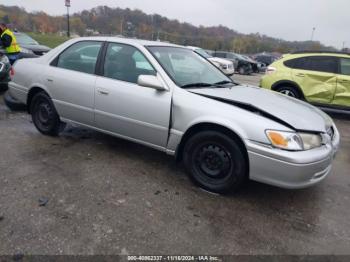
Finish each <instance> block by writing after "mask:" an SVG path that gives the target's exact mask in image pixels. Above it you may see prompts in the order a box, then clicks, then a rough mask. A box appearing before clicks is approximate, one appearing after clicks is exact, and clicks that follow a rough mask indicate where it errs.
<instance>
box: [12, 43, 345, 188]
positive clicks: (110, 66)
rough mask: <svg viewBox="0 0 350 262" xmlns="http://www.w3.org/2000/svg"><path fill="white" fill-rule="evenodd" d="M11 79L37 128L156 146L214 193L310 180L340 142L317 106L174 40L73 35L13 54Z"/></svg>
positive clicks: (328, 163) (324, 169)
mask: <svg viewBox="0 0 350 262" xmlns="http://www.w3.org/2000/svg"><path fill="white" fill-rule="evenodd" d="M87 49H89V50H90V51H91V50H94V52H89V53H90V55H87V53H86V50H87ZM140 61H143V63H142V64H141V63H140ZM145 64H148V66H147V67H145ZM139 65H140V66H139ZM188 65H191V66H192V69H191V71H190V72H187V71H185V70H184V69H185V68H187V67H188ZM9 86H10V89H9V91H10V94H11V96H13V97H15V98H16V99H18V100H20V101H21V102H23V103H26V104H27V106H28V112H29V113H30V114H31V115H32V120H33V123H34V125H35V126H36V128H37V129H38V130H39V131H40V132H41V133H42V134H44V135H51V136H55V135H58V134H59V133H60V131H62V129H63V128H64V125H65V124H64V123H67V122H72V123H76V124H80V125H82V126H84V127H89V128H92V129H95V130H98V131H101V132H104V133H107V134H110V135H114V136H117V137H121V138H124V139H128V140H131V141H134V142H136V143H140V144H143V145H146V146H149V147H152V148H154V149H157V150H160V151H163V152H165V153H167V154H169V155H173V156H175V157H176V158H177V159H178V160H182V161H183V162H184V166H185V168H186V170H187V172H188V174H189V176H190V178H191V179H192V180H193V181H194V182H195V183H196V184H198V185H199V186H200V187H202V188H205V189H206V190H210V191H213V192H219V193H223V192H228V191H231V190H236V189H238V188H240V187H241V186H242V184H243V183H244V181H246V180H247V179H248V178H249V179H252V180H256V181H260V182H264V183H267V184H271V185H275V186H279V187H283V188H291V189H296V188H304V187H308V186H312V185H314V184H316V183H318V182H320V181H321V180H323V179H324V178H325V177H327V175H329V174H330V172H331V168H332V161H333V159H334V156H335V153H336V152H337V150H338V146H339V133H338V131H337V128H336V126H335V124H334V123H333V121H332V119H331V118H330V117H328V116H327V115H326V114H325V113H323V112H322V111H321V110H319V109H317V108H316V107H313V106H312V105H309V104H307V103H304V102H301V101H298V100H296V99H293V98H290V97H288V96H285V95H281V94H278V93H273V92H270V91H267V90H264V89H262V88H256V87H247V86H240V85H238V84H236V83H234V82H233V81H232V80H231V79H230V78H229V77H227V76H225V75H224V74H223V73H222V72H221V71H220V70H219V69H217V68H216V67H215V66H214V65H212V64H211V63H210V62H209V61H208V60H206V59H203V58H202V57H201V56H200V55H198V54H196V53H195V52H193V51H191V50H189V49H188V48H185V47H181V46H176V45H172V44H166V43H161V42H152V41H142V40H134V39H126V38H113V37H92V38H77V39H73V40H69V41H68V42H66V43H64V44H62V45H61V46H59V47H57V48H55V49H54V50H52V51H51V52H50V53H48V54H46V55H44V56H42V57H40V58H36V59H23V60H20V61H18V62H17V63H16V64H15V66H14V75H13V77H12V81H11V82H10V84H9Z"/></svg>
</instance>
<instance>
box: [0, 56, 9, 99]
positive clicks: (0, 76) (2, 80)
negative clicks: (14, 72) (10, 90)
mask: <svg viewBox="0 0 350 262" xmlns="http://www.w3.org/2000/svg"><path fill="white" fill-rule="evenodd" d="M10 69H11V64H10V61H9V59H8V58H7V56H6V55H5V54H4V53H3V52H1V51H0V92H2V91H5V90H7V84H8V82H9V81H10Z"/></svg>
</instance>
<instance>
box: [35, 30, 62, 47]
mask: <svg viewBox="0 0 350 262" xmlns="http://www.w3.org/2000/svg"><path fill="white" fill-rule="evenodd" d="M28 35H30V36H31V37H32V38H33V39H35V40H36V41H37V42H39V43H40V44H42V45H46V46H48V47H51V48H55V47H56V46H58V45H60V44H62V43H63V42H65V41H67V40H68V37H62V36H59V35H54V34H45V35H43V34H38V33H28Z"/></svg>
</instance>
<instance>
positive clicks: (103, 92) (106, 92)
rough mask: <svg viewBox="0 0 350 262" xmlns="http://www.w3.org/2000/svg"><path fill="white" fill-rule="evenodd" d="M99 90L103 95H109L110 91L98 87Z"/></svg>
mask: <svg viewBox="0 0 350 262" xmlns="http://www.w3.org/2000/svg"><path fill="white" fill-rule="evenodd" d="M97 92H99V93H100V94H101V95H105V96H108V95H109V92H108V91H107V90H101V89H98V90H97Z"/></svg>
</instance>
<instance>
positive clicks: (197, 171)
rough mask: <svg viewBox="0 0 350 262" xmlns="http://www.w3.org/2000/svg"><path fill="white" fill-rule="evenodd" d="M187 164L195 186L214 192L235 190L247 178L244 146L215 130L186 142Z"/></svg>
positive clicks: (185, 160)
mask: <svg viewBox="0 0 350 262" xmlns="http://www.w3.org/2000/svg"><path fill="white" fill-rule="evenodd" d="M184 164H185V167H186V170H187V172H188V174H189V177H190V178H191V179H192V181H194V183H196V184H197V185H199V186H200V187H202V188H204V189H206V190H209V191H212V192H215V193H227V192H229V191H235V190H237V189H239V188H240V187H241V186H242V184H243V183H244V182H245V180H246V178H247V177H248V174H247V173H248V164H247V161H246V157H245V153H244V150H243V149H242V147H241V146H240V145H239V143H238V142H237V141H236V140H235V139H232V138H230V137H228V136H227V135H225V134H223V133H220V132H216V131H206V132H201V133H198V134H196V135H194V136H193V137H191V138H190V139H189V140H188V141H187V143H186V145H185V148H184Z"/></svg>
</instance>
